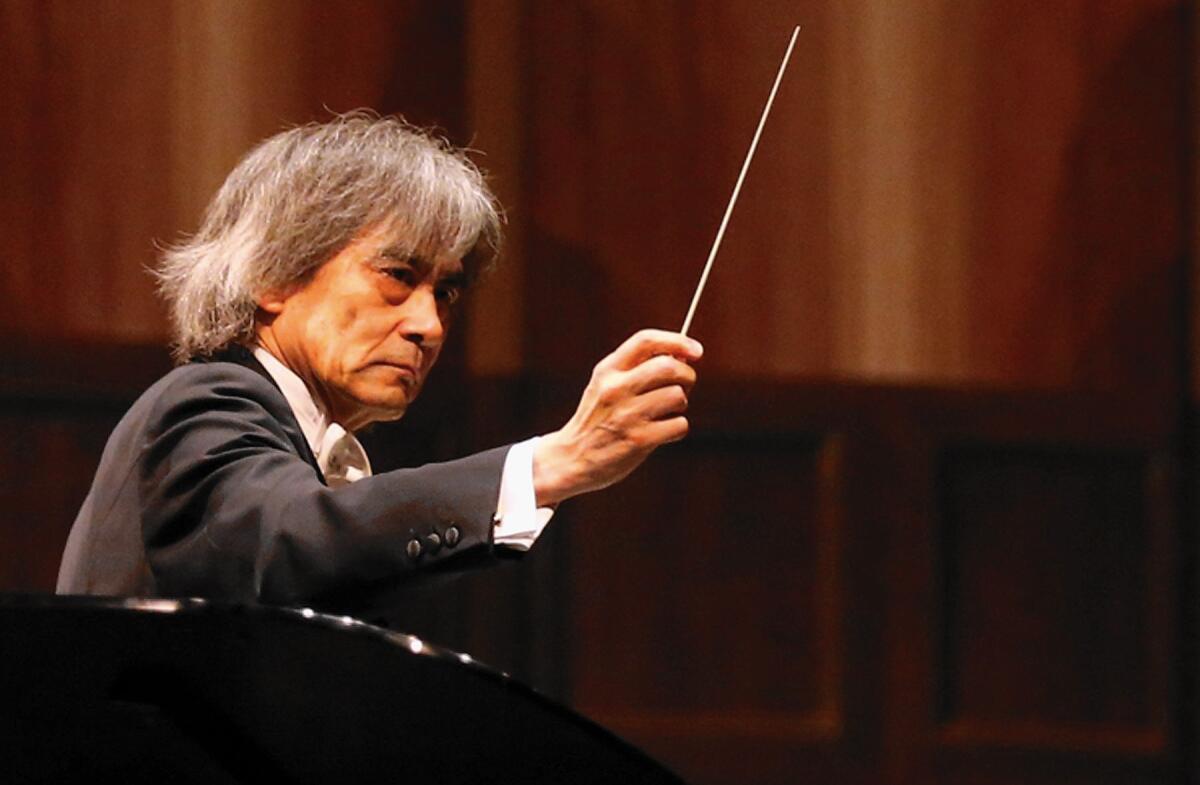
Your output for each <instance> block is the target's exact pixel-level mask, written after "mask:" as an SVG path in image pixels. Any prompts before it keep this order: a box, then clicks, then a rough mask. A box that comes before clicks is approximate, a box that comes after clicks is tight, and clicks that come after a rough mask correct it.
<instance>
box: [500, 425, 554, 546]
mask: <svg viewBox="0 0 1200 785" xmlns="http://www.w3.org/2000/svg"><path fill="white" fill-rule="evenodd" d="M537 441H538V437H536V436H535V437H534V438H532V439H530V440H528V441H524V442H521V443H519V444H514V445H513V446H512V447H511V448H509V451H508V455H506V456H505V458H504V471H503V472H502V473H501V475H500V499H499V500H498V501H497V502H496V517H495V524H496V525H495V529H494V530H493V532H492V535H493V538H492V541H493V542H494V543H495V544H496V545H503V546H505V547H507V548H515V549H517V550H520V551H527V550H529V549H530V548H531V547H532V546H533V543H534V542H535V541H536V540H537V538H538V535H540V534H541V533H542V529H544V528H546V524H548V523H549V522H550V518H551V516H553V515H554V510H553V508H550V507H538V506H537V498H536V495H535V494H534V490H533V446H534V445H535V444H537Z"/></svg>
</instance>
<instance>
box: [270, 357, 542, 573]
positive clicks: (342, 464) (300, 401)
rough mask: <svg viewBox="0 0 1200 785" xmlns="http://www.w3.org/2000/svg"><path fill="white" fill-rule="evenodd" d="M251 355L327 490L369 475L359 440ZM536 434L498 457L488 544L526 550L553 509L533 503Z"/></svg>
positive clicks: (278, 369)
mask: <svg viewBox="0 0 1200 785" xmlns="http://www.w3.org/2000/svg"><path fill="white" fill-rule="evenodd" d="M254 359H256V360H258V361H259V362H260V363H262V366H263V368H265V369H266V370H267V373H269V374H270V375H271V378H272V379H274V380H275V384H277V385H278V386H279V389H280V391H281V392H283V397H284V398H286V399H287V402H288V406H290V407H291V409H292V414H294V415H296V420H297V421H298V422H299V423H300V430H301V431H303V432H304V438H305V439H306V440H307V441H308V446H309V447H310V448H311V449H312V451H313V455H315V456H317V465H318V466H320V467H321V473H322V474H324V475H325V482H326V483H328V484H329V487H331V488H337V487H339V486H342V485H347V484H349V483H352V482H355V481H357V480H361V479H362V478H363V477H370V476H371V461H370V460H369V459H368V458H367V452H366V450H364V449H363V446H362V443H361V442H359V440H358V439H357V438H356V437H355V436H354V434H352V433H350V432H349V431H347V430H346V429H345V428H343V427H342V426H341V425H339V424H338V423H336V422H331V421H330V419H329V416H328V415H327V414H326V413H325V410H324V409H323V408H322V407H321V406H320V405H319V404H318V403H317V401H316V399H315V398H313V396H312V393H310V392H309V390H308V387H307V386H306V385H305V384H304V380H302V379H301V378H300V377H299V376H297V375H296V373H295V372H294V371H292V369H291V368H288V367H287V366H286V365H284V364H283V363H282V362H280V361H279V359H278V358H276V357H275V355H273V354H271V353H270V352H268V351H267V350H266V349H264V348H263V347H261V346H257V347H255V348H254ZM536 443H537V437H534V438H532V439H529V440H528V441H524V442H520V443H519V444H514V445H513V446H512V447H511V448H509V451H508V454H507V455H506V456H505V458H504V470H503V471H502V472H501V474H500V497H499V498H498V499H497V500H496V515H495V529H494V531H493V542H494V543H495V544H496V545H503V546H505V547H509V548H516V549H517V550H522V551H524V550H528V549H529V548H530V547H531V546H532V545H533V543H534V541H535V540H537V538H538V535H540V534H541V533H542V529H544V528H545V527H546V524H547V523H549V522H550V518H551V516H553V515H554V510H553V509H551V508H549V507H538V506H537V500H536V497H535V495H534V490H533V446H534V445H535V444H536Z"/></svg>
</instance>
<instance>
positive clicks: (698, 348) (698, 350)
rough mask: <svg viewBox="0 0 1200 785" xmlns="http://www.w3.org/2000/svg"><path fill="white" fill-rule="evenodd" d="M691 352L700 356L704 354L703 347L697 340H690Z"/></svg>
mask: <svg viewBox="0 0 1200 785" xmlns="http://www.w3.org/2000/svg"><path fill="white" fill-rule="evenodd" d="M692 353H694V354H695V355H696V356H697V357H700V356H702V355H703V354H704V347H703V346H702V345H701V344H700V342H699V341H695V340H693V341H692Z"/></svg>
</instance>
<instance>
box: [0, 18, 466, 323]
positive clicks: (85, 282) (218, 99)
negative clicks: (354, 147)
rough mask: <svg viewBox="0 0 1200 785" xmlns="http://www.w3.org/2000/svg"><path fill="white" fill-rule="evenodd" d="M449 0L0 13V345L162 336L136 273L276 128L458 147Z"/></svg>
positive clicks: (457, 23) (459, 101)
mask: <svg viewBox="0 0 1200 785" xmlns="http://www.w3.org/2000/svg"><path fill="white" fill-rule="evenodd" d="M463 25H464V22H463V12H462V5H461V4H459V3H439V4H436V5H435V4H425V3H419V2H403V3H392V2H385V0H375V1H373V2H361V3H354V4H349V5H338V6H332V5H330V4H327V3H321V2H315V1H313V2H280V1H279V0H260V2H254V3H242V2H237V1H236V0H196V2H192V1H191V0H186V1H185V0H176V1H173V2H157V3H129V2H120V1H119V0H102V1H101V2H96V3H77V2H71V1H70V0H48V1H47V2H34V1H32V0H16V1H15V2H12V3H4V4H3V5H0V99H3V101H4V104H5V106H8V107H10V108H11V111H9V112H6V113H5V115H4V118H3V119H2V120H0V142H3V143H2V144H0V180H3V182H4V183H5V188H4V189H3V194H0V231H2V233H3V236H4V237H5V238H6V239H5V241H4V244H3V246H0V253H2V254H3V257H4V262H5V263H4V264H3V265H2V266H0V299H2V300H3V302H4V303H5V304H6V307H5V308H4V309H2V310H0V333H3V334H4V335H7V336H11V337H14V338H18V339H21V340H42V339H50V340H55V339H57V340H61V339H64V338H74V339H79V340H88V341H92V342H98V341H110V342H116V343H130V342H144V343H154V344H162V343H164V342H165V340H166V335H167V333H166V325H165V320H164V318H163V311H162V308H161V306H160V305H159V303H158V302H157V299H156V297H155V294H154V284H153V280H152V279H151V277H150V276H149V275H148V274H147V272H146V268H148V267H151V266H153V264H154V263H155V259H156V249H155V243H156V242H160V243H170V242H173V241H175V240H176V239H177V238H179V237H180V236H182V235H184V234H186V233H187V232H190V231H193V230H194V229H195V228H196V226H197V224H198V223H199V219H200V214H201V211H202V210H203V207H204V205H205V204H207V202H208V200H209V198H210V197H211V195H212V193H213V192H214V191H215V189H216V188H217V186H219V184H220V183H221V181H222V180H223V179H224V177H225V175H226V173H227V172H228V171H229V169H230V168H232V167H233V165H234V164H235V163H236V162H237V161H238V159H240V158H241V156H242V155H243V154H244V153H245V152H246V151H247V150H248V149H249V148H250V147H251V146H252V145H253V144H254V143H255V142H257V141H258V140H260V139H262V138H264V137H266V136H269V135H270V134H272V133H275V132H276V131H279V130H281V129H283V128H285V127H287V126H290V125H295V124H297V123H302V122H307V121H309V120H314V119H321V118H326V117H328V116H329V113H330V112H331V111H347V110H350V109H355V108H360V107H366V108H373V109H375V110H377V111H382V112H392V111H401V110H403V111H404V112H405V113H406V114H407V115H408V116H409V117H410V118H411V119H412V120H414V121H416V122H420V123H424V124H438V125H440V126H441V127H442V128H443V129H445V131H446V133H448V134H450V135H451V136H453V137H455V138H456V140H457V141H459V142H460V143H462V142H465V141H467V140H468V139H469V138H470V134H469V131H467V130H465V129H464V128H463V123H464V116H465V111H464V98H463V84H464V78H465V77H464V75H463V69H464V67H465V66H464V57H463V51H464V50H463V46H464V44H463V35H464V34H463Z"/></svg>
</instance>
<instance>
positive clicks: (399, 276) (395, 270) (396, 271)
mask: <svg viewBox="0 0 1200 785" xmlns="http://www.w3.org/2000/svg"><path fill="white" fill-rule="evenodd" d="M383 272H384V274H385V275H387V276H388V277H389V278H391V279H392V280H394V281H398V282H399V283H402V284H404V285H405V286H415V285H416V283H417V271H416V270H414V269H413V268H412V267H409V266H408V265H397V266H395V267H385V268H384V269H383Z"/></svg>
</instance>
